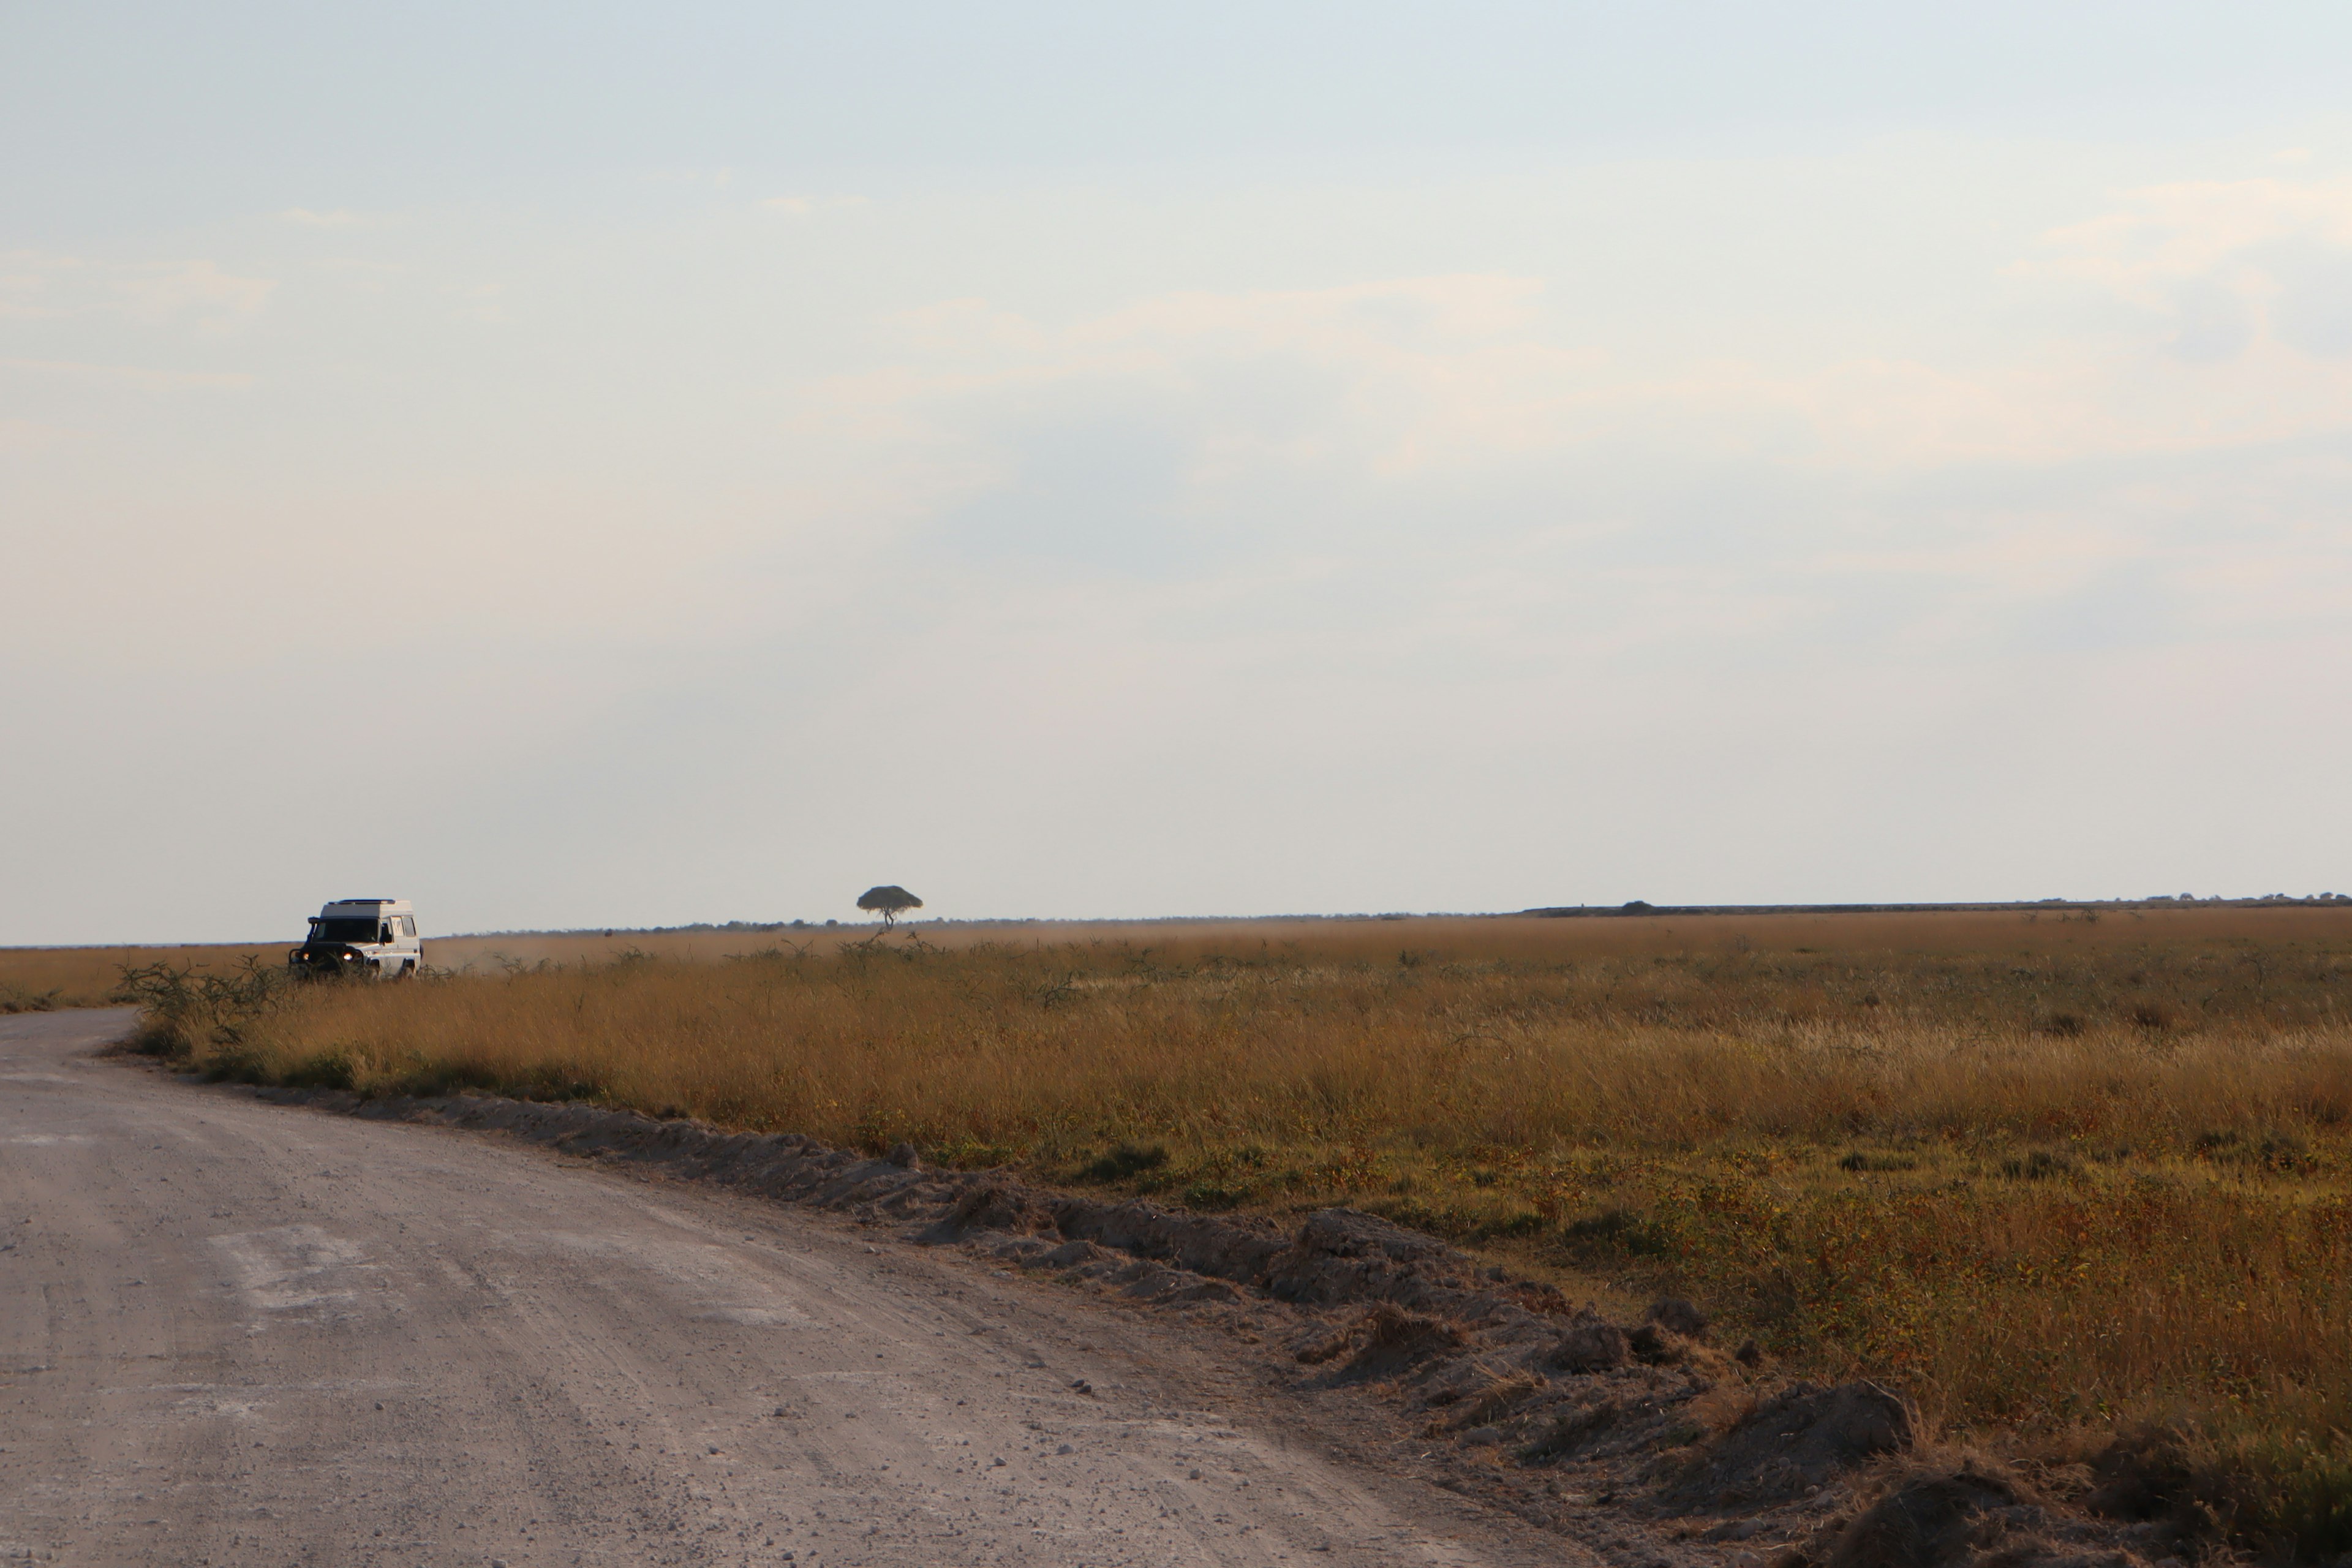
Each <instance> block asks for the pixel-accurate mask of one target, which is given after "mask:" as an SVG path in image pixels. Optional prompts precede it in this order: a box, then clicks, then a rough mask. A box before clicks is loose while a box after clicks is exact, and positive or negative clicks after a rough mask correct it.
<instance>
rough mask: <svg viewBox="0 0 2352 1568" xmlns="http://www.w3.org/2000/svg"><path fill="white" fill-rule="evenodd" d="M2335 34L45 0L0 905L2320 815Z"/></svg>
mask: <svg viewBox="0 0 2352 1568" xmlns="http://www.w3.org/2000/svg"><path fill="white" fill-rule="evenodd" d="M1931 10H1932V12H1933V13H1935V14H1932V15H1931V14H1929V13H1930V12H1931ZM2347 58H2352V9H2347V8H2346V7H2345V6H2343V5H2340V4H2336V5H2318V4H2313V5H2267V6H2248V5H2218V4H2216V5H2150V4H2146V3H2139V4H2132V5H2123V4H2114V5H2066V4H2063V3H2055V4H2053V0H2038V3H2036V4H2032V5H2024V4H2014V5H2012V4H1979V5H1969V6H1958V5H1950V6H1940V7H1933V8H1930V7H1926V6H1897V5H1886V4H1885V3H1884V0H1879V3H1875V4H1869V5H1864V4H1853V5H1758V4H1714V5H1675V4H1650V5H1631V4H1612V5H1591V4H1587V5H1578V4H1563V3H1561V0H1546V3H1543V4H1528V5H1475V4H1461V3H1456V4H1450V5H1382V4H1370V3H1366V0H1352V3H1350V4H1347V5H1339V4H1331V5H1267V4H1265V0H1255V3H1253V4H1248V5H1241V4H1231V5H1227V4H1192V5H1182V6H1166V7H1160V8H1158V9H1157V11H1156V12H1152V13H1150V14H1146V13H1144V12H1143V9H1142V8H1140V7H1132V6H1103V5H1075V4H1074V5H992V6H972V5H887V4H867V5H854V6H853V5H838V4H834V5H821V6H820V5H756V6H754V5H741V6H732V5H670V6H664V7H653V6H645V5H632V6H616V5H582V4H572V5H515V4H497V3H484V0H468V3H467V4H464V5H440V4H424V5H404V6H377V7H358V6H320V5H236V4H223V5H205V6H194V5H107V4H102V3H80V4H75V5H64V4H57V3H50V0H41V3H27V0H0V149H5V152H0V584H5V601H0V602H5V615H0V942H14V943H22V942H83V941H105V940H133V939H147V940H200V939H211V938H268V937H273V936H284V937H287V938H289V939H290V938H292V937H295V936H299V933H300V931H301V929H302V927H301V919H302V916H303V915H304V914H305V913H308V912H314V911H315V909H316V906H317V905H318V903H319V902H320V900H322V899H325V898H328V897H331V896H341V895H357V894H378V893H382V894H388V895H394V896H403V897H407V898H412V899H415V900H417V903H418V906H419V909H420V910H421V911H422V913H423V916H424V923H425V927H426V929H427V931H450V930H458V929H488V928H507V927H520V926H584V925H604V924H645V923H673V922H679V921H692V920H700V919H709V920H727V919H730V918H740V919H779V918H790V917H793V916H803V917H807V918H811V919H822V918H824V917H826V916H839V917H848V916H851V915H852V914H853V913H854V910H852V908H851V904H852V900H854V899H855V898H856V895H857V893H858V892H859V891H860V890H862V889H865V888H866V886H868V885H869V884H871V883H875V882H880V881H896V882H901V883H904V884H906V885H907V886H908V887H910V888H912V889H915V890H916V891H917V892H919V893H920V894H922V895H923V896H924V898H925V899H926V900H929V911H928V912H930V913H934V914H940V915H947V916H982V915H1068V916H1085V915H1109V914H1127V915H1150V914H1176V913H1246V912H1261V911H1276V910H1297V911H1306V910H1332V911H1341V910H1469V909H1513V908H1519V907H1524V906H1528V905H1534V904H1545V903H1563V902H1564V903H1576V902H1593V903H1615V902H1621V901H1622V900H1627V899H1633V898H1644V899H1648V900H1652V901H1654V902H1669V901H1686V900H1688V901H1701V900H1703V901H1764V900H1880V899H1976V898H2006V897H2028V898H2031V897H2042V896H2047V895H2061V894H2063V895H2069V896H2076V897H2096V896H2110V895H2117V894H2147V893H2152V892H2181V891H2195V892H2198V893H2212V892H2229V893H2260V892H2270V891H2291V892H2305V891H2317V890H2321V889H2343V890H2347V891H2352V811H2348V810H2347V782H2346V781H2347V777H2352V722H2347V715H2352V116H2348V115H2347V114H2346V113H2345V112H2343V111H2342V110H2340V108H2339V107H2338V105H2339V104H2340V102H2341V100H2342V97H2343V88H2344V79H2343V62H2344V61H2345V60H2346V59H2347Z"/></svg>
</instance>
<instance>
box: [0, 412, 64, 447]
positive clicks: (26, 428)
mask: <svg viewBox="0 0 2352 1568" xmlns="http://www.w3.org/2000/svg"><path fill="white" fill-rule="evenodd" d="M70 434H71V433H70V432H69V431H68V430H67V429H65V428H64V427H63V426H58V425H45V424H43V423H41V422H40V421H39V420H36V419H0V452H15V453H18V454H22V455H29V454H31V453H34V452H45V451H47V450H48V449H49V448H50V447H57V446H60V445H62V444H63V443H64V442H65V441H66V440H67V439H68V437H69V435H70Z"/></svg>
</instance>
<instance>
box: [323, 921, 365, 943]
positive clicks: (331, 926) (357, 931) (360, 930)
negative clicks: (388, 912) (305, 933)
mask: <svg viewBox="0 0 2352 1568" xmlns="http://www.w3.org/2000/svg"><path fill="white" fill-rule="evenodd" d="M376 926H377V922H376V921H372V920H345V919H341V918H337V919H333V920H315V921H311V922H310V940H311V941H313V942H373V941H374V940H375V938H376Z"/></svg>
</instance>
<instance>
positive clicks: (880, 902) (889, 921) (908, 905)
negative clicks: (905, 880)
mask: <svg viewBox="0 0 2352 1568" xmlns="http://www.w3.org/2000/svg"><path fill="white" fill-rule="evenodd" d="M857 907H858V908H859V909H861V910H867V911H868V912H870V913H874V914H878V915H880V916H881V917H882V923H883V924H884V925H895V924H896V923H897V922H898V917H899V916H900V915H901V914H903V913H905V912H906V911H907V910H919V909H921V908H922V907H923V900H920V899H919V898H917V897H915V895H914V894H912V893H910V892H908V891H907V889H904V888H901V887H898V885H896V884H895V883H890V884H885V885H884V886H882V887H879V888H868V889H866V890H865V891H864V892H862V893H860V894H858V895H857Z"/></svg>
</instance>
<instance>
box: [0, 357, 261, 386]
mask: <svg viewBox="0 0 2352 1568" xmlns="http://www.w3.org/2000/svg"><path fill="white" fill-rule="evenodd" d="M0 367H5V368H6V369H8V370H14V371H22V372H24V373H26V374H33V375H45V376H56V377H58V378H60V379H62V380H66V381H72V382H78V383H79V384H82V385H85V386H101V387H110V388H115V389H118V390H121V391H126V392H241V391H243V390H245V389H246V388H247V387H249V386H251V385H253V384H254V378H253V377H252V376H251V375H250V374H247V373H246V372H243V371H194V370H158V369H154V368H152V367H149V366H146V365H131V364H85V363H80V362H79V361H75V360H41V359H0Z"/></svg>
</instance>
